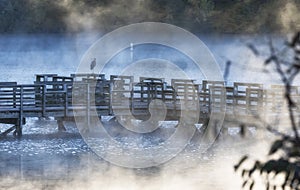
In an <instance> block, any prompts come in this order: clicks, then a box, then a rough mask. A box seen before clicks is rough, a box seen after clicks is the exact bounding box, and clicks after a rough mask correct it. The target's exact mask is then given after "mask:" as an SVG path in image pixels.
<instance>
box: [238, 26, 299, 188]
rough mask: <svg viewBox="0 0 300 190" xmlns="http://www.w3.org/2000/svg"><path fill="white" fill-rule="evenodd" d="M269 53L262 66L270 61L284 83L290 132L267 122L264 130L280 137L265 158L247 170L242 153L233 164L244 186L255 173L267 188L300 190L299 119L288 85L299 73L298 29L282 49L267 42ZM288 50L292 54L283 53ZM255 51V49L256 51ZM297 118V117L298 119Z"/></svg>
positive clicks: (252, 179)
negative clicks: (280, 180)
mask: <svg viewBox="0 0 300 190" xmlns="http://www.w3.org/2000/svg"><path fill="white" fill-rule="evenodd" d="M269 47H270V55H269V56H268V57H267V58H266V60H265V65H271V64H273V65H274V66H275V68H276V71H277V73H278V74H279V75H280V78H281V80H282V82H283V84H284V87H285V92H284V97H285V100H286V102H287V106H288V112H289V119H290V123H291V129H292V131H293V133H292V134H290V133H288V132H286V133H283V132H279V131H277V130H275V129H274V128H273V127H272V126H270V125H268V126H267V130H269V131H270V132H272V133H274V134H276V135H278V136H279V138H278V139H277V140H275V141H274V142H273V143H272V145H271V147H270V150H269V154H268V156H269V157H268V160H267V161H259V160H255V163H254V164H253V165H252V167H251V168H250V169H245V167H242V166H243V165H244V161H246V160H248V159H249V158H248V156H244V157H243V158H242V159H241V160H240V162H239V163H238V164H236V165H235V166H234V168H235V170H236V171H241V175H242V177H243V179H244V183H243V187H246V188H249V189H250V190H251V189H252V188H253V187H254V186H255V182H256V180H255V177H254V174H255V173H258V174H260V175H261V176H262V177H265V181H266V189H267V190H269V189H286V188H290V189H300V139H299V132H298V129H299V127H300V126H299V125H300V123H299V121H298V122H297V117H299V116H297V115H296V111H299V105H297V103H296V101H297V100H295V99H293V98H294V97H292V96H291V86H292V84H293V82H294V79H295V77H296V76H297V75H298V74H299V72H300V32H298V33H296V34H295V35H294V36H293V38H292V39H291V40H290V41H289V42H287V43H286V44H285V48H284V49H283V50H281V51H278V50H276V48H275V47H274V45H273V43H272V41H271V40H270V43H269ZM252 49H253V46H252ZM287 50H290V51H291V52H292V54H290V55H292V57H290V58H287V57H285V56H283V52H286V51H287ZM256 53H257V52H256ZM298 120H299V118H298ZM278 174H283V175H284V181H283V183H282V184H276V183H273V182H274V181H272V179H274V178H275V177H276V176H278Z"/></svg>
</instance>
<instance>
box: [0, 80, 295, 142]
mask: <svg viewBox="0 0 300 190" xmlns="http://www.w3.org/2000/svg"><path fill="white" fill-rule="evenodd" d="M283 89H284V88H283V86H279V85H273V86H271V88H269V89H264V88H263V85H262V84H253V83H234V84H233V85H232V86H225V84H224V82H223V81H206V80H204V81H203V82H202V84H195V81H192V80H182V79H173V80H172V81H171V84H168V83H167V82H165V81H164V79H162V78H146V77H141V78H140V80H139V82H134V78H133V77H132V76H114V75H112V76H110V79H109V80H107V79H106V78H105V75H103V74H101V75H96V74H72V75H71V76H68V77H64V76H58V75H56V74H46V75H36V80H35V81H34V83H33V84H29V85H19V84H17V83H15V82H2V83H0V122H1V123H9V124H14V126H13V127H12V128H9V129H8V130H6V131H5V132H4V133H2V134H5V135H6V134H7V133H9V132H11V131H13V130H15V134H16V135H19V136H21V135H22V126H23V124H24V120H25V118H27V117H54V118H56V119H57V120H58V125H59V128H60V129H62V130H63V129H64V127H63V125H62V121H63V120H65V119H72V118H74V111H76V113H77V114H79V115H80V116H82V117H83V118H86V120H87V125H89V124H90V118H91V117H100V116H107V115H124V116H126V114H127V115H128V114H130V115H133V116H135V117H136V118H137V119H147V118H148V117H149V115H150V113H149V104H150V103H151V101H152V100H154V99H159V100H161V101H163V102H164V104H165V107H166V109H167V116H166V120H179V119H180V116H181V111H184V110H188V111H189V112H191V113H197V114H199V123H204V122H205V121H206V120H207V119H209V117H210V114H213V113H218V112H220V113H221V112H225V114H226V115H225V120H226V121H234V120H237V118H238V120H239V121H240V122H250V121H253V120H255V118H258V117H260V118H263V119H266V120H272V117H273V118H274V116H276V114H280V115H284V114H285V113H286V112H284V111H282V110H283V108H284V107H285V104H284V102H285V101H284V91H283ZM292 97H293V98H294V100H295V101H296V102H297V103H300V94H299V87H296V86H294V87H292ZM74 100H76V101H74ZM189 105H196V108H197V110H193V109H192V108H191V107H189ZM91 110H96V112H97V113H96V114H95V112H92V111H91ZM294 110H295V113H296V114H299V113H300V112H299V107H296V108H294ZM193 111H194V112H193ZM256 120H257V119H256Z"/></svg>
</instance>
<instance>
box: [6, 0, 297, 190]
mask: <svg viewBox="0 0 300 190" xmlns="http://www.w3.org/2000/svg"><path fill="white" fill-rule="evenodd" d="M299 8H300V1H299V0H231V1H227V0H111V1H110V0H103V1H97V0H86V1H84V0H42V1H40V0H0V81H17V82H18V83H32V82H33V80H34V74H37V73H55V74H59V75H69V74H71V73H74V72H76V69H77V66H78V65H79V62H80V59H81V57H82V55H83V54H84V53H85V52H86V51H87V50H88V48H89V47H90V46H91V45H92V44H93V43H94V42H95V41H96V40H97V39H99V38H100V37H101V36H103V35H104V34H106V33H107V32H110V31H112V30H113V29H116V28H118V27H121V26H125V25H127V24H131V23H136V22H143V21H155V22H165V23H170V24H174V25H177V26H179V27H183V28H184V29H187V30H189V31H191V32H193V33H194V34H195V35H197V36H199V38H200V39H201V40H202V41H203V42H204V43H205V44H206V45H207V46H208V48H209V49H210V50H211V51H212V53H213V55H214V56H215V58H216V61H217V63H218V65H219V66H220V68H221V71H222V72H224V69H225V63H226V62H227V61H228V60H230V61H231V62H232V65H231V69H230V73H229V77H228V80H229V81H231V82H234V81H239V82H257V83H263V84H265V85H269V84H275V83H280V81H279V80H278V77H277V75H276V74H275V73H273V72H272V71H273V69H272V67H270V66H267V67H264V66H263V58H261V57H256V56H254V55H253V53H252V51H251V50H250V49H249V48H248V47H247V44H249V43H250V44H254V45H255V46H256V47H257V49H258V50H259V51H260V52H261V55H262V56H264V55H267V53H268V49H267V45H266V43H267V42H268V37H269V36H270V35H272V37H273V39H274V41H275V43H276V44H277V45H276V47H277V48H278V49H281V48H283V47H282V45H279V44H282V42H284V41H285V40H286V38H285V36H286V34H290V33H293V32H294V31H296V30H297V29H299V28H300V18H299V17H300V16H299ZM142 50H143V49H142ZM158 51H161V50H158ZM135 53H139V54H141V55H140V56H141V57H143V54H144V53H145V54H147V55H149V56H150V57H151V56H153V55H156V54H157V53H159V52H156V51H152V52H150V53H149V52H147V51H146V50H145V49H144V50H143V51H139V52H135ZM129 56H130V55H126V54H124V55H123V57H122V56H121V58H120V57H119V58H118V57H117V58H116V60H118V61H120V60H121V61H122V58H124V59H128V58H129ZM169 56H170V57H172V58H173V57H174V52H173V53H172V54H170V55H169ZM111 64H115V65H112V66H111V67H112V68H113V67H117V66H118V62H117V61H116V62H115V63H111ZM181 67H182V68H185V66H184V63H183V65H181ZM157 71H158V72H159V70H157ZM267 71H269V73H268V72H267ZM45 122H46V124H45ZM47 122H48V124H47ZM49 123H50V124H49ZM56 126H57V125H56V122H55V121H53V120H52V121H51V120H50V121H44V122H43V121H39V122H37V120H34V121H32V122H29V123H28V124H27V125H26V126H25V127H24V130H25V134H26V133H29V134H30V133H37V134H38V135H37V136H39V134H40V133H41V132H40V131H47V132H49V133H51V134H52V133H55V131H56ZM45 128H47V130H45ZM68 130H69V132H68V133H72V132H73V133H76V132H77V131H76V130H75V132H74V131H72V130H74V127H69V128H68ZM77 134H78V132H77ZM32 137H35V138H32ZM42 137H43V136H42ZM48 138H49V137H47V140H44V139H38V140H36V136H29V137H28V138H27V139H24V140H22V141H15V140H14V139H13V140H11V139H10V140H8V141H0V146H1V150H0V157H1V161H0V169H1V170H0V171H2V172H3V171H4V173H5V175H3V176H1V178H0V187H1V188H4V189H124V188H126V189H141V188H143V189H183V188H186V189H205V190H206V189H214V190H215V189H218V190H227V189H240V185H241V183H242V180H241V178H240V177H239V176H238V174H236V173H234V171H233V165H234V164H235V163H236V162H237V161H238V160H239V158H240V157H241V156H242V155H244V154H246V153H250V154H251V155H252V156H253V157H255V158H257V157H263V156H264V155H265V154H267V152H266V148H267V147H268V142H270V141H271V139H270V138H271V137H270V135H269V134H268V135H262V136H259V137H257V136H256V137H252V136H251V135H250V139H252V140H249V139H246V140H243V139H241V138H239V137H237V136H234V137H231V138H232V139H229V140H228V139H227V140H225V139H222V138H221V140H222V141H220V142H219V143H218V144H217V145H218V146H217V147H216V148H215V149H214V150H213V151H212V152H208V153H205V154H201V153H199V152H197V150H194V149H190V150H188V151H187V152H183V153H182V155H180V156H179V157H178V158H176V159H174V160H172V161H171V162H170V163H167V164H165V165H162V166H160V167H158V168H151V169H146V170H131V169H124V168H120V167H117V166H112V165H110V164H109V163H107V162H105V161H103V160H101V159H100V158H98V157H95V155H92V153H91V152H89V151H86V149H88V148H87V147H86V144H85V143H84V142H83V140H82V139H81V138H80V136H77V137H76V138H73V137H72V136H71V138H68V139H66V138H57V137H55V138H52V139H51V138H50V141H49V139H48ZM82 147H83V148H82ZM57 152H58V153H57ZM73 152H75V153H73ZM86 152H89V153H86ZM35 153H37V155H40V156H36V154H35ZM54 155H55V156H54ZM40 168H42V169H40ZM7 170H8V171H7ZM10 170H12V171H11V172H10ZM15 170H16V171H15ZM28 171H29V174H30V172H32V173H37V175H34V176H35V177H34V179H32V178H26V174H27V175H29V174H28ZM26 172H27V173H26ZM1 174H3V173H1ZM22 175H23V177H22ZM61 175H62V176H63V177H61V178H60V176H61ZM29 176H30V175H29ZM49 176H51V177H49ZM257 189H261V188H259V187H258V188H257Z"/></svg>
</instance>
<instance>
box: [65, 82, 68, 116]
mask: <svg viewBox="0 0 300 190" xmlns="http://www.w3.org/2000/svg"><path fill="white" fill-rule="evenodd" d="M64 96H65V97H64V100H65V107H64V116H65V117H67V116H68V89H67V84H64Z"/></svg>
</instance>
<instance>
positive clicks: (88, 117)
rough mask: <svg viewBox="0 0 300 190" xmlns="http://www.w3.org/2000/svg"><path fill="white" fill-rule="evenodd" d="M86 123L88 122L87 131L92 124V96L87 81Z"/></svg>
mask: <svg viewBox="0 0 300 190" xmlns="http://www.w3.org/2000/svg"><path fill="white" fill-rule="evenodd" d="M86 93H87V96H86V101H87V102H86V124H87V132H88V131H89V129H90V126H91V97H90V84H89V83H87V90H86Z"/></svg>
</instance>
